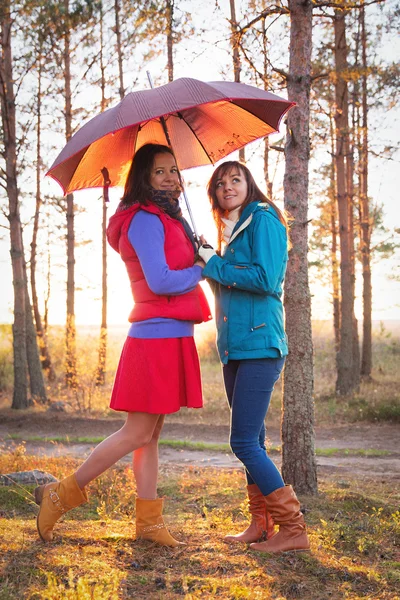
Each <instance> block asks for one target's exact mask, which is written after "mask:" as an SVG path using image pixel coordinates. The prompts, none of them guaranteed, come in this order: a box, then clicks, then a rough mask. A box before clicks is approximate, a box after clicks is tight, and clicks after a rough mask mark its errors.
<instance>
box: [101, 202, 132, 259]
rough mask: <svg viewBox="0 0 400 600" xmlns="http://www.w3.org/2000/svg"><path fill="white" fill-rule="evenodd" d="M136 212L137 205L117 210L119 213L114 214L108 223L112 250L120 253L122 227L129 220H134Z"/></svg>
mask: <svg viewBox="0 0 400 600" xmlns="http://www.w3.org/2000/svg"><path fill="white" fill-rule="evenodd" d="M136 211H137V205H133V206H131V207H130V208H127V209H125V210H118V209H117V212H116V213H114V214H113V216H112V217H111V218H110V220H109V222H108V227H107V240H108V243H109V244H110V246H111V248H113V249H114V250H115V251H116V252H119V240H120V237H121V232H122V227H123V225H124V223H125V222H126V220H127V219H129V220H131V219H132V217H133V215H134V214H135V212H136Z"/></svg>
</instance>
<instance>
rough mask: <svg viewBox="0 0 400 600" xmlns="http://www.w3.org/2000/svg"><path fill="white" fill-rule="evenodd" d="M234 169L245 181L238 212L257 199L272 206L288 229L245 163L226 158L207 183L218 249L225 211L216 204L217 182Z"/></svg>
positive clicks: (285, 223)
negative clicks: (245, 185)
mask: <svg viewBox="0 0 400 600" xmlns="http://www.w3.org/2000/svg"><path fill="white" fill-rule="evenodd" d="M234 169H236V170H237V171H238V172H239V173H241V174H242V175H243V176H244V178H245V180H246V183H247V196H246V199H245V201H244V202H243V204H242V206H241V207H240V212H239V214H240V215H241V214H242V212H243V211H244V209H245V208H246V206H248V204H250V202H254V200H258V201H259V202H266V203H267V204H269V205H270V206H272V208H273V209H274V210H275V211H276V213H277V215H278V218H279V220H280V222H281V223H282V224H283V225H284V226H285V227H286V230H288V224H287V220H286V217H285V215H284V214H283V213H282V211H281V210H279V208H278V207H277V206H276V204H274V203H273V202H272V200H270V199H269V198H268V197H267V196H266V195H265V194H264V193H263V192H262V191H261V190H260V188H259V187H258V185H257V184H256V182H255V181H254V177H253V175H252V174H251V172H250V171H249V169H248V168H247V167H246V165H243V164H242V163H240V162H238V161H237V160H228V161H226V162H224V163H222V164H221V165H219V167H217V168H216V169H215V171H214V173H213V174H212V176H211V179H210V181H209V182H208V185H207V194H208V197H209V199H210V203H211V210H212V214H213V217H214V221H215V224H216V226H217V232H218V250H221V243H222V234H223V230H224V227H223V221H222V217H223V216H225V214H226V211H224V210H223V209H222V208H221V207H220V205H219V204H218V200H217V183H218V181H219V180H220V179H221V178H222V177H224V175H226V174H227V173H230V172H231V171H233V170H234Z"/></svg>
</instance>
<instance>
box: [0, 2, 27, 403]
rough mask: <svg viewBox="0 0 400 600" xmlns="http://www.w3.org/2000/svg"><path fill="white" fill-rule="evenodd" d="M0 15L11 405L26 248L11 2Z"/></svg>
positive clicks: (19, 394) (19, 351) (20, 382)
mask: <svg viewBox="0 0 400 600" xmlns="http://www.w3.org/2000/svg"><path fill="white" fill-rule="evenodd" d="M0 19H1V58H0V80H1V85H0V100H1V120H2V127H3V136H4V159H5V171H6V188H7V196H8V202H9V214H8V220H9V222H10V254H11V264H12V273H13V287H14V323H13V327H12V331H13V358H14V391H13V401H12V408H17V409H22V408H27V407H28V406H29V404H30V402H29V399H28V363H27V356H26V317H25V278H24V248H23V243H22V227H21V219H20V214H19V198H18V185H17V142H16V114H15V97H14V83H13V72H12V52H11V26H12V20H11V15H10V2H9V0H3V7H2V10H1V11H0Z"/></svg>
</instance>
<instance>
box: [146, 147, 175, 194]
mask: <svg viewBox="0 0 400 600" xmlns="http://www.w3.org/2000/svg"><path fill="white" fill-rule="evenodd" d="M150 185H151V187H153V188H154V189H155V190H176V189H177V188H179V187H180V184H179V175H178V167H177V166H176V162H175V159H174V157H173V156H172V154H167V153H162V154H156V155H155V157H154V162H153V167H152V169H151V173H150Z"/></svg>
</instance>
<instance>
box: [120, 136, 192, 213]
mask: <svg viewBox="0 0 400 600" xmlns="http://www.w3.org/2000/svg"><path fill="white" fill-rule="evenodd" d="M156 154H171V156H174V153H173V152H172V150H171V148H169V146H163V145H162V144H144V146H142V147H141V148H139V150H138V151H137V152H135V155H134V157H133V160H132V164H131V167H130V169H129V172H128V176H127V178H126V182H125V188H124V194H123V196H122V198H121V204H123V205H125V206H131V205H132V204H136V203H139V204H148V202H149V198H150V197H151V195H150V190H151V185H150V176H151V171H152V168H153V165H154V159H155V156H156ZM174 158H175V157H174ZM179 178H180V175H179Z"/></svg>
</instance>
